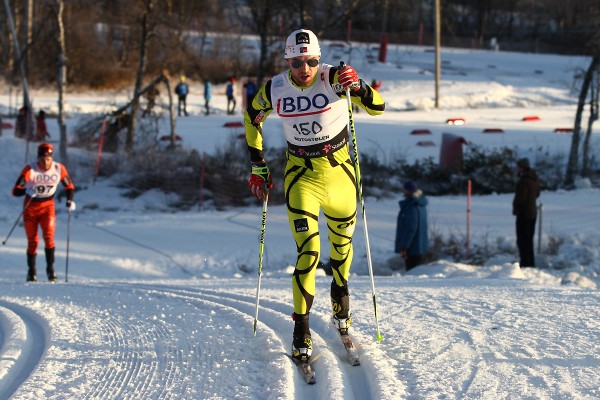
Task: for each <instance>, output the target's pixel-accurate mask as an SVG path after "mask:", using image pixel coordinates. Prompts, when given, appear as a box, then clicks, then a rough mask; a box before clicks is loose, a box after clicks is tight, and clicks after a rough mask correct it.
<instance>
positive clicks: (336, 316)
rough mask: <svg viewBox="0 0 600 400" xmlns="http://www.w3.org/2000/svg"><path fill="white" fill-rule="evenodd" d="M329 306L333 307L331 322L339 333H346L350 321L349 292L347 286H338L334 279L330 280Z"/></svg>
mask: <svg viewBox="0 0 600 400" xmlns="http://www.w3.org/2000/svg"><path fill="white" fill-rule="evenodd" d="M331 308H332V309H333V323H334V324H335V326H336V327H337V329H338V331H339V332H340V335H347V334H348V328H349V327H350V324H351V323H352V315H351V314H350V294H349V292H348V286H347V285H344V286H338V285H337V283H336V282H335V279H334V280H333V281H332V282H331Z"/></svg>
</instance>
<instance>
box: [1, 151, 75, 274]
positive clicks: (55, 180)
mask: <svg viewBox="0 0 600 400" xmlns="http://www.w3.org/2000/svg"><path fill="white" fill-rule="evenodd" d="M53 152H54V149H53V147H52V145H51V144H50V143H42V144H40V145H39V146H38V151H37V155H38V158H37V162H35V163H32V164H29V165H27V166H25V168H23V170H22V171H21V174H20V175H19V178H18V179H17V182H16V183H15V186H14V187H13V190H12V194H13V196H17V197H19V196H25V200H24V201H23V207H24V213H23V221H24V226H25V233H26V234H27V267H28V270H27V281H28V282H35V281H36V280H37V277H36V266H35V259H36V255H37V246H38V241H39V237H38V226H40V227H41V228H42V234H43V237H44V244H45V247H44V250H45V253H46V273H47V274H48V280H49V281H56V274H55V273H54V248H55V245H54V231H55V229H56V211H55V209H54V195H55V193H56V189H57V187H58V184H59V183H62V185H63V186H64V189H65V193H66V195H67V208H68V209H69V211H75V202H74V201H73V194H74V192H75V186H74V185H73V182H71V178H70V177H69V173H68V171H67V168H65V166H64V165H62V164H60V163H57V162H55V161H53V160H52V154H53Z"/></svg>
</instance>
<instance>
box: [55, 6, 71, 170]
mask: <svg viewBox="0 0 600 400" xmlns="http://www.w3.org/2000/svg"><path fill="white" fill-rule="evenodd" d="M64 9H65V3H64V0H56V21H57V25H58V32H57V39H58V49H59V51H58V80H57V82H58V129H59V131H60V159H61V161H62V162H63V163H64V164H67V163H68V155H67V124H66V121H65V98H64V93H65V91H66V87H67V65H66V60H67V55H66V54H67V47H66V44H65V26H64V23H63V12H64Z"/></svg>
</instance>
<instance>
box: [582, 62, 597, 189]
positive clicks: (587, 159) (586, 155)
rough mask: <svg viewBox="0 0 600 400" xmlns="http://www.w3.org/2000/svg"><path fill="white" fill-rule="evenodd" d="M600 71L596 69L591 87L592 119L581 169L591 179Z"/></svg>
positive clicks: (589, 119)
mask: <svg viewBox="0 0 600 400" xmlns="http://www.w3.org/2000/svg"><path fill="white" fill-rule="evenodd" d="M598 74H599V71H598V68H596V70H595V72H594V78H593V81H594V84H593V85H592V86H591V91H592V95H591V99H590V117H589V118H588V127H587V132H586V133H585V139H584V141H583V165H582V167H581V175H582V176H586V177H589V174H590V140H591V137H592V126H593V125H594V122H595V121H597V120H598V90H600V83H599V82H600V77H599V76H598Z"/></svg>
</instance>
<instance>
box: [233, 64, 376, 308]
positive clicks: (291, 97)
mask: <svg viewBox="0 0 600 400" xmlns="http://www.w3.org/2000/svg"><path fill="white" fill-rule="evenodd" d="M360 83H361V86H360V88H359V89H358V90H356V91H355V92H352V94H351V96H350V97H351V101H352V103H353V104H355V105H357V106H358V107H360V108H361V109H363V110H365V111H366V112H367V113H368V114H370V115H379V114H382V113H383V111H384V108H385V104H384V101H383V99H382V97H381V96H380V95H379V93H378V92H377V91H375V90H373V89H372V88H371V87H369V86H368V85H367V84H366V83H364V82H363V81H362V80H361V81H360ZM273 110H275V111H276V112H277V114H278V115H279V117H281V118H282V122H283V127H284V134H285V137H286V141H287V146H288V148H287V153H286V157H287V164H286V167H285V176H284V178H285V181H284V191H285V200H286V205H287V210H288V218H289V223H290V229H291V231H292V235H293V236H294V240H295V242H296V248H297V251H298V258H297V260H296V267H295V270H294V275H293V277H292V289H293V296H294V312H295V313H296V314H307V313H308V312H309V311H310V308H311V306H312V303H313V299H314V295H315V269H316V268H317V264H318V262H319V260H320V239H319V226H318V217H319V211H320V208H322V209H323V214H324V215H325V218H326V219H327V227H328V231H329V232H328V235H329V246H330V250H329V258H330V264H331V268H332V270H333V276H334V279H335V283H336V284H337V285H338V286H340V287H347V281H348V276H349V273H350V265H351V263H352V255H353V251H352V234H353V233H354V228H355V226H356V203H357V201H356V198H357V196H356V195H357V191H356V190H357V189H356V179H355V175H354V165H353V162H352V160H351V158H350V153H349V151H348V142H349V137H348V128H347V126H348V105H347V99H346V95H345V91H344V89H343V88H342V86H341V85H340V84H339V83H338V68H337V67H334V66H331V65H327V64H320V65H319V71H318V74H317V75H316V77H315V79H314V81H313V82H312V84H311V85H309V86H305V87H300V86H297V85H296V84H295V83H294V81H293V80H292V78H291V73H290V71H289V70H287V71H285V72H283V73H281V74H279V75H276V76H274V77H273V78H272V79H270V80H269V81H268V82H267V83H266V84H265V85H264V86H262V87H261V88H260V90H259V91H258V93H257V94H256V96H255V97H254V99H253V100H252V104H250V105H249V106H248V108H247V110H246V113H245V115H244V122H245V126H246V141H247V142H248V149H249V151H250V158H251V161H252V163H262V162H264V161H265V160H264V156H263V137H262V121H263V120H264V119H265V118H266V117H267V116H268V115H269V114H270V113H271V112H272V111H273ZM335 312H336V310H334V313H335Z"/></svg>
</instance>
